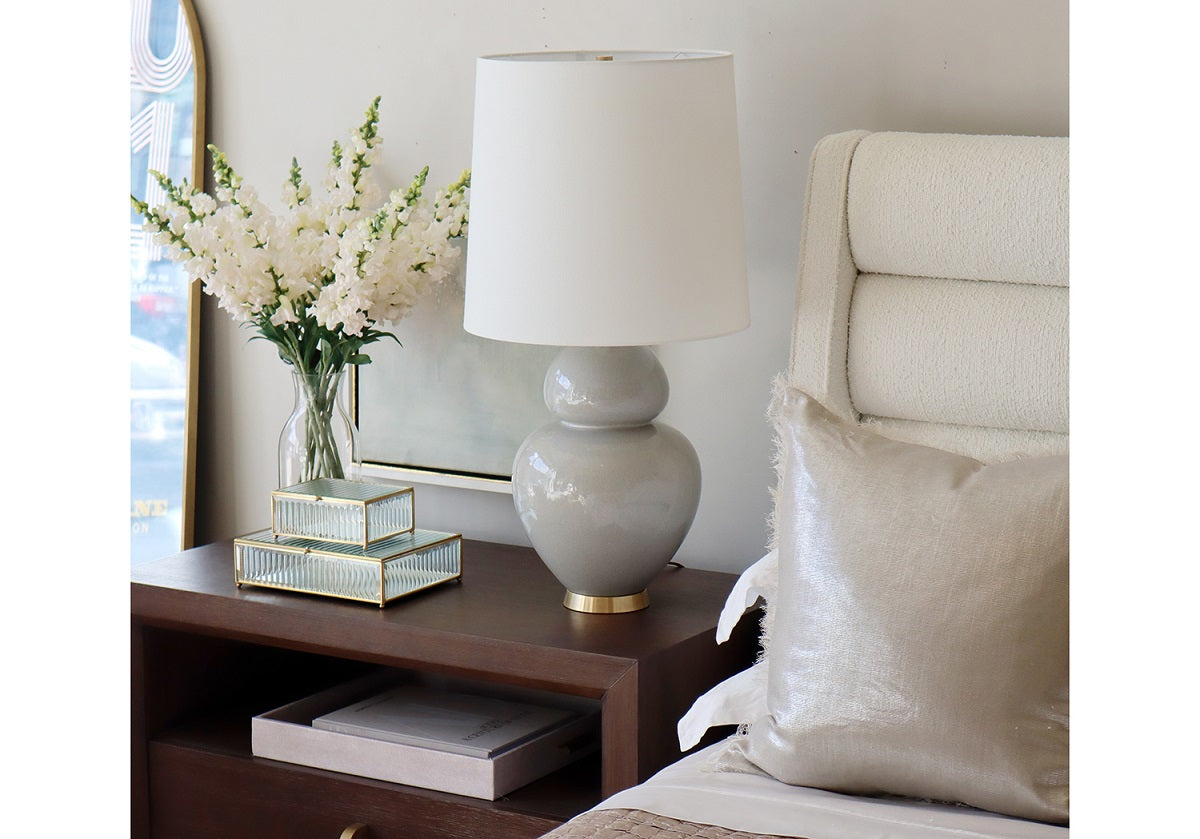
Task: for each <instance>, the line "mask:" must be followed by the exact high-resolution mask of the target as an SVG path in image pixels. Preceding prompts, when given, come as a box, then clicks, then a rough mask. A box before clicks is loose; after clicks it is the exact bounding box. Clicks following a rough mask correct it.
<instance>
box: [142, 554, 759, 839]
mask: <svg viewBox="0 0 1200 839" xmlns="http://www.w3.org/2000/svg"><path fill="white" fill-rule="evenodd" d="M463 564H464V580H463V582H462V583H461V584H452V585H450V586H443V587H440V588H437V589H432V590H430V591H428V592H425V593H422V594H419V595H416V596H414V597H412V598H409V599H406V600H403V601H397V602H396V603H395V604H392V605H390V606H388V607H387V608H385V609H379V608H378V607H373V606H370V605H365V604H358V603H350V602H345V601H338V600H332V599H328V598H321V597H315V596H308V595H300V594H290V593H284V592H275V591H271V590H268V589H260V588H252V587H248V586H247V587H243V588H241V589H238V588H237V587H236V586H235V585H234V573H233V551H232V544H231V543H228V542H226V543H217V544H214V545H209V546H205V547H202V548H196V549H193V550H191V551H185V552H184V553H182V554H178V555H176V556H173V557H168V558H166V559H163V560H160V561H158V562H153V563H149V564H146V565H142V566H138V567H136V568H135V569H134V572H133V583H132V589H131V615H132V648H131V649H132V734H133V744H132V748H133V752H132V769H133V772H132V783H133V789H132V807H133V813H132V815H133V826H134V835H135V836H138V837H149V836H155V837H212V836H222V837H228V838H229V839H236V837H240V836H247V837H249V836H254V837H264V836H281V837H282V836H286V837H289V838H290V839H302V838H303V837H308V836H312V837H325V836H328V837H334V839H336V837H337V836H339V835H340V831H341V830H342V829H343V828H345V827H346V826H348V825H349V824H352V823H355V822H362V823H366V824H368V825H370V829H371V832H370V834H369V835H370V836H371V837H372V839H380V837H391V836H397V837H399V836H403V837H409V838H410V839H411V838H412V837H474V836H488V837H507V836H512V837H535V836H538V835H540V834H541V833H544V832H546V831H547V830H549V829H551V828H552V827H553V826H555V825H556V824H559V823H561V822H562V821H565V820H566V819H567V818H569V817H570V816H572V815H574V814H575V813H578V812H580V811H582V810H584V809H586V808H588V807H590V806H592V805H593V804H595V803H597V802H599V801H600V800H601V798H602V797H604V796H607V795H609V794H612V793H613V792H616V791H618V790H620V789H623V788H625V787H628V786H631V785H632V784H634V783H637V782H638V781H640V780H644V779H645V778H646V777H648V776H649V775H650V774H653V772H655V771H657V770H658V769H659V768H661V767H662V766H664V765H666V764H667V763H668V762H670V761H671V760H673V759H675V758H676V757H678V754H679V753H678V747H677V745H676V743H675V722H676V720H677V719H678V718H679V716H680V715H682V714H683V712H684V711H686V710H687V708H688V707H689V706H690V704H691V702H692V700H693V699H694V698H695V697H696V696H697V695H699V694H700V693H702V692H703V691H704V690H706V689H707V688H708V687H710V686H711V685H713V684H715V683H716V682H717V681H719V680H720V679H722V678H724V677H725V676H727V675H729V674H731V673H733V672H735V671H736V670H739V669H741V668H743V667H745V666H746V665H747V664H748V663H749V662H750V661H751V660H752V658H753V654H754V637H753V633H752V632H747V631H743V632H741V633H739V635H738V636H737V637H735V638H734V639H733V641H731V642H730V643H729V644H725V645H722V646H720V647H718V646H716V645H715V643H714V639H713V633H714V631H715V625H716V618H717V615H718V614H719V612H720V609H721V605H722V604H723V602H724V599H725V596H726V595H727V594H728V592H729V589H730V587H731V586H732V583H733V581H734V578H733V577H732V576H731V575H727V574H718V573H714V572H705V571H695V570H684V569H668V570H667V571H665V572H663V574H662V575H660V577H659V579H658V580H657V581H656V582H655V583H654V585H653V586H652V587H651V589H650V596H651V606H650V608H649V609H647V610H645V611H643V612H637V613H633V614H629V615H583V614H579V613H575V612H571V611H569V610H567V609H564V608H563V607H562V606H561V605H560V603H561V597H562V590H561V588H560V587H559V585H558V583H557V582H556V581H555V580H554V579H553V577H552V576H551V575H550V574H549V572H548V571H547V570H546V569H545V567H544V566H543V565H542V563H541V562H540V560H538V559H537V557H536V555H535V554H534V553H533V552H532V551H530V550H529V549H527V548H520V547H512V546H504V545H494V544H490V543H484V542H472V541H466V542H464V544H463ZM381 666H382V667H388V668H396V669H400V670H411V671H416V672H422V673H430V674H443V675H450V676H457V677H461V678H468V679H472V680H477V681H481V682H487V683H495V684H503V685H512V686H517V687H523V688H533V689H539V690H547V691H552V692H555V693H562V694H570V695H572V696H579V697H587V698H590V699H593V700H595V701H596V702H597V703H598V704H599V706H600V709H601V741H602V743H601V752H600V754H599V755H595V756H593V757H590V758H586V759H584V760H582V761H580V762H578V763H576V764H574V765H572V766H570V767H567V768H565V769H563V770H560V771H558V772H555V773H553V774H551V775H549V776H547V777H546V778H543V779H542V780H539V781H536V782H534V783H532V784H529V785H528V786H526V787H523V788H521V789H519V790H516V791H514V792H513V793H511V794H510V795H508V796H506V797H504V798H503V799H501V800H499V801H495V802H491V801H484V800H480V799H473V798H466V797H462V796H455V795H449V794H446V793H439V792H434V791H430V790H424V789H419V788H415V787H405V786H400V785H397V784H390V783H386V782H382V781H373V780H370V779H366V778H360V777H356V776H350V775H341V774H338V773H334V772H327V771H323V770H319V769H312V768H308V767H303V766H296V765H292V764H287V763H281V762H276V761H270V760H264V759H261V758H256V757H253V756H252V755H251V750H250V718H251V717H252V716H253V715H255V714H258V713H262V712H263V711H266V710H269V709H271V708H273V707H276V706H278V705H280V704H283V703H286V702H289V701H291V700H293V699H296V698H298V697H300V696H304V695H306V694H308V693H311V692H314V691H316V690H319V689H321V688H323V687H326V686H329V685H332V684H336V683H338V682H340V681H346V680H349V679H351V678H354V677H356V676H358V675H360V674H362V673H364V672H366V671H368V670H371V669H376V668H378V667H381Z"/></svg>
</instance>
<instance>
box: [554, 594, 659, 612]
mask: <svg viewBox="0 0 1200 839" xmlns="http://www.w3.org/2000/svg"><path fill="white" fill-rule="evenodd" d="M563 605H564V606H566V607H567V608H568V609H570V610H572V611H575V612H587V613H588V614H592V615H617V614H620V613H622V612H636V611H638V610H640V609H645V608H646V607H647V606H649V605H650V595H649V594H647V593H646V590H645V589H642V590H641V591H639V592H638V593H637V594H623V595H621V596H619V597H595V596H593V595H590V594H576V593H575V592H573V591H568V592H567V594H566V597H564V598H563Z"/></svg>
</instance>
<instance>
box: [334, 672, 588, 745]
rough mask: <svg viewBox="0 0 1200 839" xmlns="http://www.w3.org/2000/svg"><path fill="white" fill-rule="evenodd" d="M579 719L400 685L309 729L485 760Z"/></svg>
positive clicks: (538, 707) (562, 711)
mask: <svg viewBox="0 0 1200 839" xmlns="http://www.w3.org/2000/svg"><path fill="white" fill-rule="evenodd" d="M578 716H579V715H578V714H577V713H575V712H574V711H570V710H567V709H563V708H551V707H546V706H542V705H533V704H529V703H525V702H516V701H511V700H506V699H496V698H493V697H488V696H478V695H475V694H469V693H447V692H444V691H439V690H435V689H432V688H427V687H424V686H421V685H401V686H399V687H396V688H392V689H390V690H387V691H384V692H383V693H380V694H377V695H375V696H372V697H369V698H367V699H364V700H362V701H360V702H355V703H354V704H353V705H347V706H346V707H344V708H339V709H338V710H336V711H331V712H330V713H328V714H323V715H322V716H319V717H316V718H315V719H313V721H312V727H313V728H317V729H322V730H324V731H335V732H338V733H341V734H352V735H354V736H357V737H367V738H371V739H374V740H385V741H387V742H390V743H401V744H404V745H409V746H419V747H421V748H428V749H437V750H439V751H443V752H450V753H452V754H460V755H467V756H470V757H479V758H490V757H492V756H493V755H495V754H497V753H498V752H501V751H504V750H505V749H508V748H511V747H513V746H515V745H517V744H518V743H522V742H525V741H526V740H529V739H531V738H533V737H536V736H538V735H539V734H542V733H544V732H546V731H549V730H550V729H552V728H555V727H558V726H560V725H563V724H565V723H567V722H568V721H570V720H573V719H575V718H577V717H578Z"/></svg>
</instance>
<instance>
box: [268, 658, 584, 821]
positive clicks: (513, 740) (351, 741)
mask: <svg viewBox="0 0 1200 839" xmlns="http://www.w3.org/2000/svg"><path fill="white" fill-rule="evenodd" d="M393 678H394V677H391V676H387V675H386V674H385V675H382V676H380V675H376V676H370V677H366V678H365V679H361V680H359V681H357V682H352V683H350V684H347V685H339V686H338V687H335V688H332V689H330V690H327V691H324V692H322V693H319V694H316V695H314V696H309V697H306V698H304V699H302V700H300V701H298V702H294V703H292V704H290V705H285V706H284V707H282V708H277V709H275V710H273V711H269V712H267V713H265V714H261V715H259V716H257V717H254V719H253V720H252V723H251V740H252V750H253V752H254V754H255V756H257V757H265V758H270V759H272V760H282V761H286V762H288V763H299V764H303V765H305V766H313V767H316V768H319V769H328V770H332V771H335V772H345V773H348V774H352V775H360V776H363V777H368V778H375V779H378V780H383V781H391V782H392V783H398V784H407V785H409V786H419V787H423V788H425V789H434V790H440V791H442V792H451V793H456V794H458V795H467V796H471V797H474V798H485V799H488V800H495V799H497V798H499V797H501V796H503V795H507V794H508V793H509V792H512V791H513V790H514V789H517V788H518V787H522V786H524V785H526V784H528V783H530V782H531V781H534V780H536V779H537V778H539V777H541V776H543V775H545V774H548V773H549V772H553V771H555V770H556V769H559V768H561V767H562V766H565V765H567V764H568V763H571V762H572V761H575V760H577V759H578V758H580V757H582V756H584V755H586V754H589V753H591V752H593V751H595V750H596V748H597V747H598V744H599V724H598V716H597V711H596V709H595V707H594V706H591V705H588V706H584V705H581V704H580V703H578V702H576V703H575V704H574V705H573V706H570V705H567V704H565V703H566V702H567V701H568V698H566V697H559V698H558V699H559V700H560V701H559V702H558V703H553V704H552V703H550V702H545V701H542V700H541V698H540V697H539V698H534V697H526V696H521V695H516V696H514V695H511V694H510V695H497V694H495V693H494V692H492V693H489V692H488V691H486V690H485V689H483V688H481V687H464V686H461V685H449V686H448V685H446V684H440V685H435V684H427V683H421V682H417V681H415V677H413V679H412V680H409V681H406V682H400V683H397V682H395V681H394V680H393Z"/></svg>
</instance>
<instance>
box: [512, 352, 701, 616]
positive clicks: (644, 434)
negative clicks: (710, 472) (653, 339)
mask: <svg viewBox="0 0 1200 839" xmlns="http://www.w3.org/2000/svg"><path fill="white" fill-rule="evenodd" d="M669 392H670V388H669V385H668V383H667V376H666V372H665V371H664V370H663V368H662V365H661V364H660V363H659V361H658V358H657V357H656V356H655V355H654V353H653V352H652V351H651V350H650V349H649V348H647V347H569V348H566V349H564V350H562V351H561V352H560V353H559V355H558V356H557V357H556V358H555V360H554V363H552V364H551V366H550V369H549V371H548V372H547V374H546V381H545V388H544V393H545V398H546V404H547V406H548V407H549V408H550V410H551V411H552V412H553V413H554V415H555V417H556V420H555V421H554V422H551V423H549V424H547V425H544V426H542V427H541V428H539V429H537V430H536V431H534V432H533V433H532V434H530V435H529V437H528V438H526V440H525V442H524V443H523V444H522V445H521V448H520V449H519V450H518V451H517V456H516V459H515V461H514V463H513V479H512V480H513V499H514V503H515V504H516V508H517V513H518V514H519V515H520V518H521V524H522V525H523V526H524V528H525V532H526V533H527V534H528V535H529V539H530V542H531V543H532V544H533V547H534V550H536V551H537V553H538V555H539V556H540V557H541V558H542V561H543V562H544V563H545V564H546V566H547V567H548V568H549V569H550V571H551V572H552V573H553V574H554V576H555V577H556V578H557V579H558V581H559V582H560V583H562V584H563V586H564V587H565V588H566V589H567V595H566V597H565V599H564V605H565V606H567V608H570V609H574V610H576V611H581V612H591V613H607V614H612V613H618V612H629V611H636V610H638V609H644V608H646V606H647V605H648V603H649V599H648V597H647V595H646V587H647V586H648V585H649V584H650V581H651V580H653V579H654V577H656V576H657V575H658V574H659V573H660V572H661V571H662V570H663V569H664V568H665V567H666V566H667V563H669V562H670V561H671V559H672V557H674V556H675V552H676V551H678V550H679V546H680V544H682V543H683V539H684V537H685V536H687V532H688V529H689V528H690V527H691V525H692V520H693V519H694V518H695V515H696V508H697V506H698V504H699V502H700V461H699V458H697V457H696V451H695V449H693V448H692V445H691V443H689V442H688V440H687V438H686V437H684V436H683V435H682V434H680V433H679V432H678V431H676V430H675V429H673V428H671V427H670V426H667V425H663V424H661V423H655V422H653V420H654V418H655V417H656V416H658V414H659V413H660V412H661V411H662V409H663V408H664V407H666V404H667V398H668V395H669Z"/></svg>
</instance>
